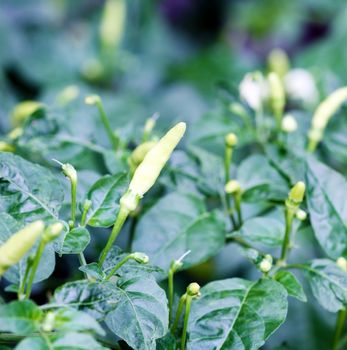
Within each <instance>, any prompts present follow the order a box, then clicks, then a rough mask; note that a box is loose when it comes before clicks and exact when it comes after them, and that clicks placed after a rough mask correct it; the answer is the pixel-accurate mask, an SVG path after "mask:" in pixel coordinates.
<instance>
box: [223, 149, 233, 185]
mask: <svg viewBox="0 0 347 350" xmlns="http://www.w3.org/2000/svg"><path fill="white" fill-rule="evenodd" d="M232 156H233V148H232V147H229V146H228V145H226V146H225V154H224V173H225V183H227V182H228V181H229V180H230V165H231V158H232Z"/></svg>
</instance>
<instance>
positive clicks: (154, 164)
mask: <svg viewBox="0 0 347 350" xmlns="http://www.w3.org/2000/svg"><path fill="white" fill-rule="evenodd" d="M185 131H186V124H185V123H183V122H181V123H178V124H176V125H175V126H174V127H173V128H172V129H170V130H169V131H168V132H167V133H166V134H165V135H164V136H163V137H162V138H161V139H160V140H159V141H158V143H157V144H156V145H155V146H154V147H153V148H152V149H151V150H150V151H149V152H148V153H147V154H146V156H145V158H144V159H143V161H142V162H141V164H140V165H139V166H138V167H137V169H136V171H135V173H134V176H133V178H132V180H131V182H130V185H129V190H130V191H131V192H133V193H134V194H135V195H137V196H139V197H140V198H141V197H143V195H144V194H145V193H146V192H147V191H148V190H149V189H150V188H151V187H152V186H153V185H154V183H155V182H156V180H157V178H158V177H159V174H160V172H161V170H162V169H163V167H164V166H165V164H166V162H167V161H168V160H169V158H170V156H171V153H172V152H173V150H174V149H175V147H176V146H177V144H178V143H179V142H180V140H181V138H182V137H183V135H184V133H185Z"/></svg>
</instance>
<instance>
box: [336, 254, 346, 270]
mask: <svg viewBox="0 0 347 350" xmlns="http://www.w3.org/2000/svg"><path fill="white" fill-rule="evenodd" d="M336 265H337V266H339V267H340V268H341V269H342V270H343V271H346V272H347V260H346V259H345V258H344V257H343V256H340V257H339V258H338V259H337V260H336Z"/></svg>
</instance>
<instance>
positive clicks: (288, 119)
mask: <svg viewBox="0 0 347 350" xmlns="http://www.w3.org/2000/svg"><path fill="white" fill-rule="evenodd" d="M297 128H298V123H297V122H296V119H295V118H294V117H293V116H292V115H290V114H286V115H285V116H284V117H283V119H282V125H281V129H282V131H284V132H286V133H292V132H294V131H295V130H296V129H297Z"/></svg>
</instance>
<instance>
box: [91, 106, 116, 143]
mask: <svg viewBox="0 0 347 350" xmlns="http://www.w3.org/2000/svg"><path fill="white" fill-rule="evenodd" d="M96 106H97V108H98V110H99V113H100V118H101V121H102V123H103V125H104V128H105V130H106V133H107V136H108V138H109V140H110V142H111V144H112V147H113V149H114V150H117V149H118V146H119V140H118V138H117V137H116V136H115V134H114V133H113V131H112V128H111V125H110V122H109V120H108V117H107V115H106V112H105V110H104V106H103V105H102V102H101V100H98V101H96Z"/></svg>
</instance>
